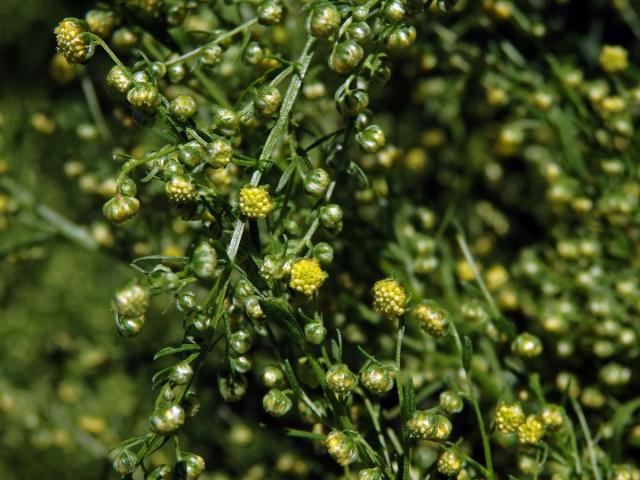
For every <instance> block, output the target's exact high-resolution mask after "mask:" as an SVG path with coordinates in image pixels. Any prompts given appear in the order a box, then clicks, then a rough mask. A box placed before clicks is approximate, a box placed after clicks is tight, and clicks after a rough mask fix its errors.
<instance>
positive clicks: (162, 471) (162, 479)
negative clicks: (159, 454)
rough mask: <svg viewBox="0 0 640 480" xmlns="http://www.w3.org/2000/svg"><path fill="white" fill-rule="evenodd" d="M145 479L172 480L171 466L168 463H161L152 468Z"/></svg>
mask: <svg viewBox="0 0 640 480" xmlns="http://www.w3.org/2000/svg"><path fill="white" fill-rule="evenodd" d="M144 480H171V467H169V466H168V465H160V466H159V467H156V468H154V469H153V470H151V471H150V472H149V473H148V474H147V475H146V476H145V477H144Z"/></svg>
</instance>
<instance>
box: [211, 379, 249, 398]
mask: <svg viewBox="0 0 640 480" xmlns="http://www.w3.org/2000/svg"><path fill="white" fill-rule="evenodd" d="M218 390H219V391H220V395H222V398H223V399H224V401H225V402H237V401H238V400H240V399H241V398H242V397H244V396H245V394H246V393H247V379H246V378H244V377H241V378H239V379H238V378H233V377H220V378H218Z"/></svg>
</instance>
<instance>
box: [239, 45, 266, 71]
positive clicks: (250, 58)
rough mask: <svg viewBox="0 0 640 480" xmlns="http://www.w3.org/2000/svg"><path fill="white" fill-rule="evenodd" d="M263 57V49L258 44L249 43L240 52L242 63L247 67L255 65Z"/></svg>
mask: <svg viewBox="0 0 640 480" xmlns="http://www.w3.org/2000/svg"><path fill="white" fill-rule="evenodd" d="M264 55H265V52H264V49H263V48H262V47H261V46H260V44H259V43H258V42H249V43H248V44H247V46H246V47H245V48H244V51H243V52H242V61H243V62H245V63H247V64H249V65H257V64H259V63H260V61H261V60H262V59H263V58H264Z"/></svg>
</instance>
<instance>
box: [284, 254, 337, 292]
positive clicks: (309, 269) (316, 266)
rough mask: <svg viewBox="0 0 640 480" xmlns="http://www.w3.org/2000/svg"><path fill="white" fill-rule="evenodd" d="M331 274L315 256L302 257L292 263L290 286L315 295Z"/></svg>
mask: <svg viewBox="0 0 640 480" xmlns="http://www.w3.org/2000/svg"><path fill="white" fill-rule="evenodd" d="M328 276H329V275H328V274H327V273H326V272H325V271H323V270H322V268H321V267H320V263H319V262H318V260H316V259H315V258H302V259H300V260H297V261H296V262H294V263H293V264H292V265H291V279H290V280H289V286H290V287H291V288H293V289H294V290H296V291H298V292H300V293H303V294H305V295H307V296H310V295H313V294H314V293H315V292H316V290H318V289H319V288H320V287H321V286H322V284H323V283H324V281H325V280H326V279H327V277H328Z"/></svg>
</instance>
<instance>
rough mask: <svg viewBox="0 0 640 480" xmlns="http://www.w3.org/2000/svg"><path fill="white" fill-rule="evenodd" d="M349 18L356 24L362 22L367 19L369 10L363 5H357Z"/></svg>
mask: <svg viewBox="0 0 640 480" xmlns="http://www.w3.org/2000/svg"><path fill="white" fill-rule="evenodd" d="M351 16H352V17H353V20H354V21H356V22H364V21H366V20H367V18H369V9H368V8H367V7H365V6H364V5H359V6H357V7H356V8H354V9H353V11H352V13H351Z"/></svg>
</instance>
